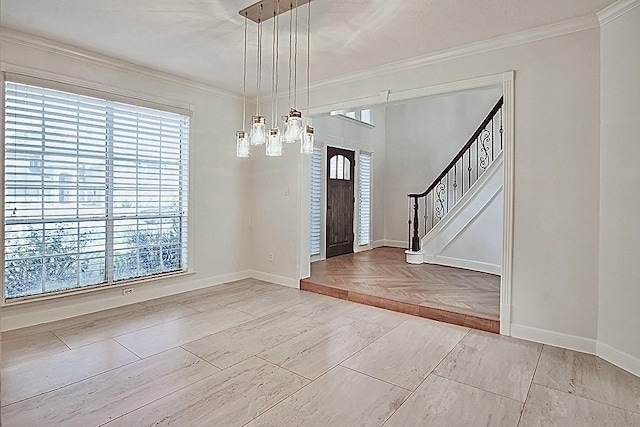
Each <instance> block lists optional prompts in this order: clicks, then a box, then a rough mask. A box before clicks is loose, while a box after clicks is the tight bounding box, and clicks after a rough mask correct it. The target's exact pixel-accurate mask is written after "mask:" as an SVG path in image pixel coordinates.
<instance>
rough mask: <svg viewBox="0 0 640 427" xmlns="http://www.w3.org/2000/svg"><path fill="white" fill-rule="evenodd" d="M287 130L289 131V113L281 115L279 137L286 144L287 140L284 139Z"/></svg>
mask: <svg viewBox="0 0 640 427" xmlns="http://www.w3.org/2000/svg"><path fill="white" fill-rule="evenodd" d="M288 131H289V115H286V116H282V133H281V138H282V142H286V143H287V144H288V143H289V141H286V137H287V132H288Z"/></svg>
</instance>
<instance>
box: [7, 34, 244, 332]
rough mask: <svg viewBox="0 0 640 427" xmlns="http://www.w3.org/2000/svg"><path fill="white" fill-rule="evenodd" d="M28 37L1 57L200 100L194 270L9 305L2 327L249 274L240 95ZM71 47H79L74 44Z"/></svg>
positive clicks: (193, 185) (143, 91) (195, 136)
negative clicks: (238, 152) (124, 287)
mask: <svg viewBox="0 0 640 427" xmlns="http://www.w3.org/2000/svg"><path fill="white" fill-rule="evenodd" d="M29 40H30V42H29V43H27V44H26V45H25V44H24V43H22V42H20V43H18V42H14V41H7V40H6V39H5V40H3V41H2V45H1V46H0V47H1V49H0V52H1V57H0V60H1V61H3V62H6V63H10V64H15V65H19V66H23V67H29V68H34V69H39V70H44V71H47V72H52V73H57V74H60V75H62V76H65V77H67V78H75V79H81V80H85V81H89V82H94V83H98V84H100V85H107V86H111V87H114V88H117V89H120V90H123V91H125V92H127V93H130V94H132V95H133V96H135V95H136V94H139V95H141V96H151V97H154V98H162V99H167V100H172V101H177V102H180V103H186V104H192V105H193V106H194V107H195V112H194V116H193V119H192V123H191V126H192V139H191V141H190V144H191V146H190V153H191V156H192V169H191V176H192V180H191V182H190V192H191V201H192V203H191V206H190V211H191V222H190V223H189V229H190V230H191V231H192V233H191V235H190V236H191V239H192V240H191V245H190V247H191V251H190V253H189V268H190V269H192V270H194V271H195V272H196V274H195V275H192V276H189V277H186V278H182V279H180V280H165V281H163V282H162V283H156V284H146V285H139V286H137V287H136V288H135V289H134V293H133V295H130V296H127V297H124V296H122V294H121V292H120V290H119V289H108V290H102V291H97V292H93V293H87V294H83V295H78V296H68V297H65V298H63V299H56V300H50V301H46V302H39V303H28V304H21V305H16V306H5V307H3V309H2V329H11V328H14V327H16V326H22V325H24V324H25V322H26V323H39V322H43V321H47V320H51V319H54V318H58V317H68V316H71V315H76V314H79V313H81V312H88V311H92V310H98V309H104V308H109V307H113V306H117V305H124V304H129V303H131V302H135V301H139V300H144V299H147V298H151V297H157V296H160V295H163V294H166V293H170V292H180V291H182V290H186V289H190V288H194V287H199V286H206V285H209V284H213V283H220V282H222V281H228V280H232V279H235V278H239V277H244V276H247V275H248V274H249V273H248V271H249V269H250V268H251V255H250V253H251V245H250V235H249V233H247V230H248V228H249V225H250V218H251V210H250V201H251V194H252V193H251V180H250V174H251V165H250V163H249V162H248V161H239V160H237V159H236V158H235V131H236V130H237V129H236V128H237V127H238V126H239V125H240V123H239V117H240V115H241V102H240V100H239V99H237V98H236V97H228V96H222V95H218V94H216V92H215V91H213V90H208V89H207V88H204V87H203V88H202V89H199V88H198V87H197V86H195V85H188V84H185V83H184V82H179V83H172V81H173V80H172V79H171V78H167V77H166V76H164V77H162V78H155V77H152V75H158V74H156V73H153V72H151V71H150V70H142V69H140V68H139V67H132V66H130V65H127V64H123V63H120V62H117V61H112V60H109V59H108V58H103V57H98V56H96V55H94V54H92V53H88V52H80V53H81V54H82V55H83V56H78V55H75V54H73V53H68V52H63V51H61V50H59V49H57V48H56V47H55V46H52V45H48V47H47V48H46V49H41V48H37V47H35V45H34V44H33V43H31V41H32V40H33V39H32V38H29ZM68 49H69V50H70V51H71V52H73V51H74V49H73V48H70V47H68Z"/></svg>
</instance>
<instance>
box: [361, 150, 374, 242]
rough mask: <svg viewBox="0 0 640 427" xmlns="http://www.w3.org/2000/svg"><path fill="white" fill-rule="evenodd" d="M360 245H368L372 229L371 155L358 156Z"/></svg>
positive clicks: (362, 154)
mask: <svg viewBox="0 0 640 427" xmlns="http://www.w3.org/2000/svg"><path fill="white" fill-rule="evenodd" d="M358 160H359V165H360V166H359V168H358V245H368V244H369V241H370V240H371V239H370V236H369V232H370V229H371V154H369V153H362V152H361V153H360V155H359V156H358Z"/></svg>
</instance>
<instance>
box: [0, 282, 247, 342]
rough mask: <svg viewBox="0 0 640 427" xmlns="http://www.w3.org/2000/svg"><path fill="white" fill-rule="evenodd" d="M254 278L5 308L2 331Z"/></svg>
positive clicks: (163, 285)
mask: <svg viewBox="0 0 640 427" xmlns="http://www.w3.org/2000/svg"><path fill="white" fill-rule="evenodd" d="M249 277H251V275H250V271H248V270H247V271H239V272H234V273H228V274H221V275H219V276H213V277H206V278H201V279H196V280H186V279H184V278H183V279H162V280H161V281H159V282H155V283H153V282H152V283H144V284H138V285H132V286H131V287H132V288H133V293H132V294H130V295H126V296H124V295H122V290H121V288H105V289H103V290H100V291H96V292H91V293H85V294H80V295H70V296H69V297H63V298H60V299H56V300H48V301H37V300H34V301H33V302H30V303H25V304H20V305H16V306H13V307H12V306H11V305H5V306H3V307H2V318H1V319H2V331H8V330H12V329H18V328H24V327H27V326H33V325H38V324H41V323H48V322H55V321H56V320H62V319H67V318H70V317H75V316H81V315H83V314H89V313H95V312H98V311H102V310H108V309H110V308H116V307H121V306H124V305H129V304H135V303H139V302H144V301H149V300H152V299H156V298H161V297H166V296H170V295H175V294H179V293H182V292H188V291H194V290H197V289H202V288H207V287H209V286H215V285H220V284H223V283H228V282H233V281H236V280H242V279H247V278H249Z"/></svg>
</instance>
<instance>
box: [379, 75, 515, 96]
mask: <svg viewBox="0 0 640 427" xmlns="http://www.w3.org/2000/svg"><path fill="white" fill-rule="evenodd" d="M503 81H504V80H503V74H502V73H499V74H491V75H488V76H481V77H474V78H471V79H466V80H457V81H453V82H447V83H441V84H438V85H434V86H428V87H422V88H416V89H408V90H402V91H399V92H394V93H390V94H389V102H400V101H405V100H408V99H414V98H422V97H426V96H435V95H441V94H445V93H452V92H460V91H465V90H470V89H478V88H482V87H488V86H494V85H496V86H497V85H501V84H502V83H503Z"/></svg>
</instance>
